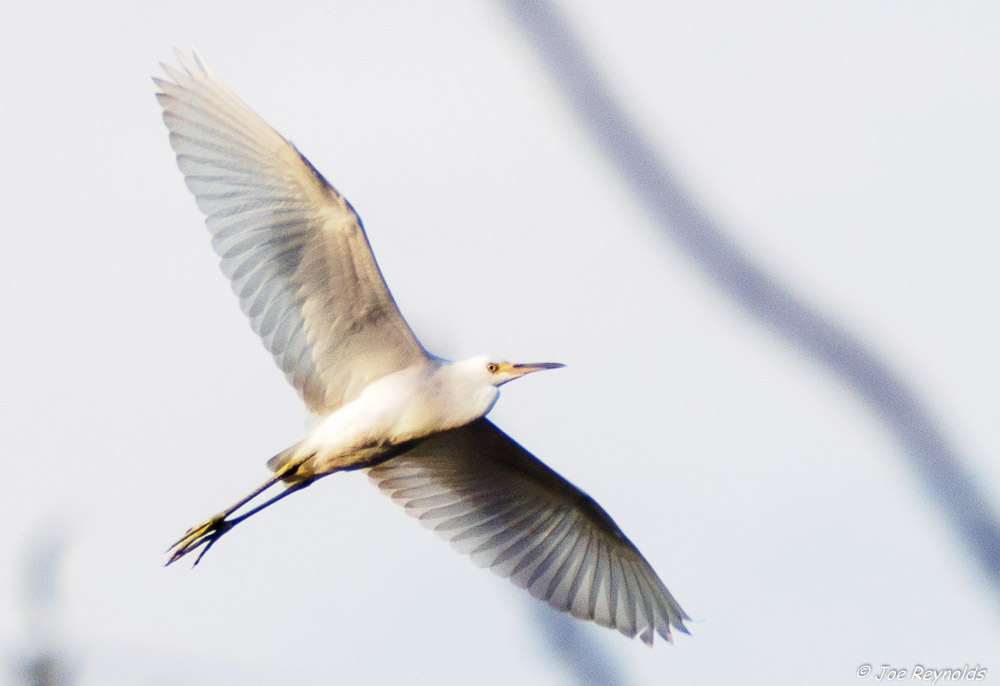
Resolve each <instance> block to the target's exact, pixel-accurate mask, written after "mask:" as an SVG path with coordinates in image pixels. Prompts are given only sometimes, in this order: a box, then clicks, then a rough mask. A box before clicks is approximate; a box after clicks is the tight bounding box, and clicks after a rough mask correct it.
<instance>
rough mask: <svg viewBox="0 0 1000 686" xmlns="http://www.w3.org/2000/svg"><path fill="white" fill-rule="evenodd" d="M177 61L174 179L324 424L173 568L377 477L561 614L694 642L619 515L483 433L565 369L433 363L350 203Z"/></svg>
mask: <svg viewBox="0 0 1000 686" xmlns="http://www.w3.org/2000/svg"><path fill="white" fill-rule="evenodd" d="M177 59H178V61H179V62H180V65H181V67H182V69H181V70H177V69H174V68H172V67H169V66H167V65H163V68H164V70H165V72H166V74H167V77H168V78H167V79H154V80H155V81H156V84H157V86H158V87H159V89H160V92H159V93H158V94H157V98H158V99H159V102H160V105H161V106H162V108H163V120H164V122H165V123H166V125H167V128H168V129H169V130H170V143H171V145H172V146H173V148H174V150H175V152H176V153H177V163H178V165H179V166H180V169H181V171H182V172H183V173H184V178H185V180H186V182H187V185H188V188H189V189H190V190H191V192H192V193H193V194H194V196H195V199H196V201H197V204H198V207H199V209H201V211H202V212H204V213H205V215H206V216H207V220H206V223H207V225H208V228H209V230H210V231H211V233H212V247H213V248H214V249H215V251H216V253H217V254H218V255H219V257H220V259H221V263H222V270H223V272H224V273H225V274H226V276H227V277H229V279H230V280H231V281H232V286H233V291H234V292H235V293H236V295H237V297H238V298H239V301H240V306H241V307H242V308H243V311H244V313H245V314H246V315H247V316H248V317H249V318H250V323H251V326H252V327H253V330H254V331H255V332H257V334H258V335H260V337H261V339H262V340H263V342H264V346H265V347H266V348H267V349H268V351H270V353H271V354H272V355H273V356H274V360H275V362H276V363H277V364H278V366H279V367H280V368H281V369H282V371H283V372H284V373H285V376H286V377H287V378H288V380H289V382H290V383H291V384H292V386H294V387H295V389H296V390H297V391H298V393H299V395H301V396H302V399H303V401H304V402H305V404H306V407H307V408H308V409H309V411H310V412H312V413H314V414H316V415H318V416H320V418H321V419H320V421H319V423H318V424H317V426H316V428H315V429H314V430H313V431H312V432H311V433H310V434H309V435H308V436H306V438H304V439H303V440H302V441H300V442H299V443H297V444H295V445H293V446H291V447H290V448H288V449H287V450H285V451H283V452H282V453H280V454H278V455H276V456H275V457H274V458H272V459H271V460H270V461H269V462H268V466H269V467H270V468H271V469H272V471H273V472H274V475H273V476H272V477H271V478H270V479H268V480H267V481H266V482H265V483H264V484H262V485H261V486H260V487H259V488H257V489H255V490H254V491H253V492H251V493H250V494H248V495H247V496H246V497H244V498H242V499H240V500H239V501H238V502H237V503H234V504H233V505H232V506H230V507H229V508H226V509H225V510H224V511H222V512H220V513H219V514H218V515H216V516H215V517H212V518H211V519H209V520H207V521H205V522H203V523H202V524H200V525H198V526H196V527H192V528H191V529H189V530H188V532H187V533H186V534H185V535H184V536H183V537H182V538H181V539H180V540H179V541H178V542H177V543H176V544H174V546H172V548H171V550H172V551H173V553H172V555H171V557H170V560H169V562H174V561H176V560H177V559H179V558H181V557H183V556H184V555H186V554H188V553H190V552H192V551H194V550H197V549H199V548H201V551H200V553H199V555H198V557H197V558H196V564H197V561H198V560H200V559H201V556H203V555H204V554H205V552H206V551H207V550H208V549H209V548H210V547H211V546H212V545H213V544H214V543H215V542H216V541H217V540H218V539H219V538H220V537H221V536H222V535H223V534H225V533H226V532H228V531H229V530H230V529H232V528H233V527H234V526H235V525H236V524H238V523H240V522H242V521H244V520H245V519H246V518H248V517H250V516H251V515H253V514H254V513H256V512H259V511H260V510H261V509H263V508H265V507H267V506H269V505H271V504H272V503H274V502H276V501H277V500H280V499H281V498H283V497H286V496H287V495H289V494H290V493H293V492H295V491H297V490H299V489H301V488H303V487H305V486H307V485H309V484H310V483H312V482H313V481H315V480H316V479H318V478H320V477H322V476H325V475H327V474H331V473H333V472H336V471H344V470H353V469H368V475H369V477H370V478H371V480H372V481H373V482H374V483H376V484H377V485H378V487H379V488H380V489H381V490H382V491H384V492H385V493H387V494H388V495H390V496H391V497H392V499H393V500H394V501H396V502H398V503H400V504H401V505H402V506H403V507H404V508H405V509H406V511H407V512H408V513H409V514H411V515H413V516H415V517H416V518H417V519H419V520H420V522H421V523H422V524H424V525H425V526H427V527H429V528H431V529H433V530H434V531H435V532H436V533H438V534H439V535H441V536H442V537H444V538H446V539H447V540H449V541H450V542H451V544H452V546H453V547H455V548H456V549H457V550H459V551H461V552H464V553H466V554H468V555H470V556H471V558H472V559H473V561H474V562H475V563H476V564H478V565H480V566H485V567H489V568H490V569H492V570H493V571H494V572H496V573H498V574H500V575H501V576H505V577H509V578H510V579H511V580H512V581H513V582H514V583H515V584H517V585H519V586H521V587H523V588H526V589H527V590H528V591H529V592H530V593H531V594H532V595H534V596H535V597H537V598H540V599H542V600H544V601H546V602H547V603H548V604H549V605H551V606H552V607H555V608H557V609H559V610H563V611H566V612H569V613H571V614H572V615H573V616H574V617H580V618H582V619H590V620H593V621H595V622H597V623H598V624H601V625H603V626H609V627H615V628H617V629H618V630H619V631H621V632H622V633H624V634H625V635H627V636H635V635H636V634H640V635H641V636H642V639H643V640H644V641H646V642H647V643H652V641H653V635H654V633H657V634H659V635H660V636H661V637H663V638H665V639H667V640H668V641H669V640H671V627H673V628H675V629H678V630H680V631H684V632H686V631H687V630H686V629H685V627H684V620H685V619H687V615H685V614H684V611H683V610H681V608H680V606H679V605H678V604H677V602H676V601H675V600H674V598H673V596H671V595H670V592H669V591H668V590H667V589H666V587H665V586H664V585H663V583H662V582H661V581H660V579H659V577H657V576H656V573H655V572H654V571H653V569H652V567H650V565H649V563H648V562H646V560H645V559H644V558H643V557H642V555H641V554H640V553H639V551H638V550H636V548H635V546H634V545H632V543H631V542H630V541H629V540H628V538H626V537H625V535H624V534H623V533H622V532H621V530H620V529H619V528H618V526H617V525H615V523H614V521H612V519H611V518H610V517H609V516H608V514H607V513H606V512H605V511H604V510H603V509H602V508H601V507H600V506H599V505H598V504H597V503H596V502H594V501H593V500H592V499H591V498H590V497H589V496H587V495H586V494H584V493H583V492H582V491H580V490H579V489H577V488H576V487H574V486H573V485H572V484H570V483H569V482H568V481H566V480H565V479H563V478H562V477H560V476H559V475H558V474H556V473H555V472H554V471H552V470H551V469H549V468H548V467H546V466H545V465H544V464H542V463H541V462H540V461H539V460H537V459H536V458H535V457H534V456H532V455H531V454H530V453H528V452H527V451H526V450H524V448H522V447H521V446H520V445H518V444H517V443H516V442H514V441H513V440H511V439H510V438H509V437H508V436H507V435H506V434H504V433H503V432H502V431H500V430H499V429H498V428H496V427H495V426H494V425H493V424H492V423H491V422H490V421H489V420H487V419H486V418H485V415H486V413H487V412H489V410H490V408H492V406H493V404H494V403H495V402H496V399H497V396H498V395H499V390H498V389H499V386H501V385H502V384H504V383H506V382H508V381H510V380H512V379H515V378H518V377H521V376H524V375H525V374H528V373H531V372H534V371H540V370H544V369H553V368H556V367H560V366H562V365H558V364H554V363H535V364H511V363H509V362H506V361H503V360H496V359H492V358H488V357H475V358H471V359H468V360H463V361H460V362H448V361H445V360H442V359H440V358H437V357H435V356H433V355H430V354H428V353H427V352H426V351H425V350H424V348H423V346H421V345H420V343H419V342H418V341H417V339H416V337H415V336H414V334H413V332H412V331H411V330H410V327H409V326H408V325H407V324H406V321H405V320H404V319H403V317H402V315H401V314H400V313H399V310H398V308H397V307H396V304H395V302H394V301H393V299H392V295H391V294H390V293H389V290H388V288H387V287H386V285H385V281H384V280H383V278H382V274H381V272H380V271H379V268H378V265H377V264H376V263H375V258H374V256H373V255H372V252H371V248H370V247H369V245H368V240H367V238H366V236H365V232H364V228H363V227H362V224H361V220H360V218H359V217H358V215H357V213H355V211H354V208H352V207H351V205H350V203H348V202H347V200H346V199H344V197H343V196H341V195H340V194H339V193H338V192H337V191H336V190H335V189H334V188H333V187H332V186H331V185H330V184H329V183H327V181H326V179H324V178H323V176H322V175H321V174H320V173H319V172H318V171H316V169H315V168H314V167H313V166H312V165H311V164H310V163H309V161H308V160H307V159H306V158H305V157H304V156H303V155H302V154H301V153H299V151H298V150H297V149H296V148H295V147H294V146H293V145H292V144H291V143H289V142H288V141H287V140H285V139H284V138H282V137H281V135H279V134H278V133H277V132H276V131H275V130H274V129H272V128H271V127H270V126H268V125H267V124H266V123H265V122H264V120H262V119H261V118H260V117H259V116H257V114H255V113H254V112H253V110H251V109H250V108H249V107H247V105H245V104H244V103H243V102H242V101H241V100H240V99H239V98H237V97H236V95H234V94H233V93H232V91H230V90H229V89H228V88H227V87H226V86H225V85H224V84H223V83H222V82H221V81H220V80H219V79H218V78H217V77H216V76H215V75H214V74H213V73H212V72H211V71H210V70H209V69H208V68H207V67H206V66H205V63H204V60H203V59H202V58H201V57H200V56H199V55H198V54H197V53H195V54H194V55H193V58H191V59H189V58H187V57H186V56H184V55H183V54H181V53H179V52H178V53H177ZM278 483H281V484H284V486H285V490H284V491H282V492H280V493H279V494H278V495H276V496H274V497H272V498H270V499H269V500H266V501H265V502H263V503H262V504H259V505H257V506H255V507H249V503H251V501H253V500H254V499H256V498H257V496H259V495H260V494H262V493H263V492H265V491H267V490H268V489H270V488H271V487H272V486H274V485H276V484H278ZM245 507H247V508H248V509H247V510H246V511H245V512H243V513H242V514H238V515H237V514H236V513H237V512H238V511H240V510H241V509H243V508H245ZM169 562H168V564H169Z"/></svg>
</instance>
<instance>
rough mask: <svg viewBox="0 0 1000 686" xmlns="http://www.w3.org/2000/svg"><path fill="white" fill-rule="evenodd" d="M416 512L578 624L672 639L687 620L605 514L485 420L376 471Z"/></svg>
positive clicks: (475, 558)
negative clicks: (588, 622) (673, 632)
mask: <svg viewBox="0 0 1000 686" xmlns="http://www.w3.org/2000/svg"><path fill="white" fill-rule="evenodd" d="M368 474H369V477H370V478H371V480H372V481H373V482H374V483H376V484H377V485H378V487H379V489H380V490H382V491H383V492H385V493H387V494H388V495H389V496H390V497H391V498H392V499H393V500H394V501H395V502H397V503H399V504H401V505H402V506H403V507H404V508H405V509H406V511H407V513H409V514H410V515H412V516H414V517H416V518H417V519H419V520H420V522H421V523H422V524H423V525H424V526H426V527H428V528H430V529H433V530H434V531H435V532H436V533H437V534H438V535H440V536H441V537H443V538H445V539H446V540H448V541H449V542H451V544H452V546H453V547H454V548H456V549H457V550H459V551H460V552H463V553H466V554H468V555H470V556H471V558H472V560H473V562H475V563H476V564H477V565H479V566H484V567H489V568H490V569H491V570H493V571H494V572H495V573H497V574H499V575H500V576H503V577H506V578H509V579H510V580H511V581H513V582H514V583H515V584H517V585H518V586H520V587H522V588H525V589H526V590H527V591H528V592H529V593H531V594H532V595H533V596H535V597H537V598H539V599H541V600H544V601H546V602H547V603H548V604H549V605H551V606H552V607H554V608H556V609H558V610H562V611H564V612H569V613H570V614H572V615H573V616H574V617H579V618H582V619H590V620H593V621H595V622H596V623H598V624H601V625H603V626H609V627H614V628H617V629H618V630H619V631H621V632H622V633H624V634H625V635H627V636H635V635H636V634H637V633H638V634H641V636H642V640H643V641H645V642H647V643H652V642H653V635H654V634H659V635H660V636H661V637H663V638H664V639H666V640H668V641H669V640H672V639H671V627H673V628H674V629H677V630H679V631H683V632H685V633H686V632H687V629H686V628H685V627H684V620H685V619H687V618H688V617H687V615H686V614H684V611H683V610H682V609H681V608H680V606H679V605H678V604H677V601H675V600H674V598H673V596H671V595H670V592H669V591H668V590H667V589H666V587H665V586H664V585H663V583H662V582H661V581H660V579H659V578H658V577H657V576H656V572H654V571H653V569H652V567H650V566H649V563H648V562H646V560H645V559H644V558H643V557H642V555H641V554H640V553H639V551H638V550H636V548H635V546H634V545H632V543H631V542H630V541H629V540H628V539H627V538H626V537H625V535H624V534H623V533H622V532H621V530H620V529H619V528H618V527H617V525H615V523H614V521H612V519H611V518H610V517H609V516H608V514H607V513H606V512H605V511H604V510H603V509H601V507H600V506H599V505H598V504H597V503H595V502H594V501H593V500H592V499H591V498H589V497H588V496H587V495H586V494H584V493H583V492H582V491H580V490H578V489H577V488H576V487H574V486H573V485H572V484H570V483H569V482H567V481H566V480H565V479H563V478H562V477H560V476H559V475H558V474H556V473H555V472H553V471H552V470H551V469H549V468H548V467H546V466H545V465H544V464H542V463H541V462H540V461H538V460H537V459H536V458H535V457H533V456H532V455H531V454H530V453H528V452H527V451H525V450H524V449H523V448H522V447H521V446H519V445H518V444H517V443H515V442H514V441H513V440H511V439H510V438H509V437H507V436H506V435H505V434H504V433H503V432H501V431H500V430H499V429H497V428H496V427H495V426H494V425H493V424H492V423H490V422H489V421H487V420H486V419H480V420H477V421H475V422H473V423H472V424H468V425H466V426H464V427H461V428H458V429H453V430H451V431H447V432H444V433H441V434H437V435H435V436H432V437H430V438H429V439H427V440H425V441H424V442H422V443H420V444H418V445H417V446H416V447H415V448H413V449H411V450H410V451H408V452H407V453H404V454H403V455H400V456H397V457H394V458H392V459H391V460H389V461H387V462H384V463H382V464H381V465H379V466H377V467H373V468H371V469H370V470H369V471H368Z"/></svg>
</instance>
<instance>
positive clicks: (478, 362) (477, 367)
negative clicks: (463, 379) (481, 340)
mask: <svg viewBox="0 0 1000 686" xmlns="http://www.w3.org/2000/svg"><path fill="white" fill-rule="evenodd" d="M459 364H460V365H462V367H463V368H464V369H463V371H464V372H465V373H466V374H468V375H469V376H470V377H472V378H475V379H476V381H481V382H482V383H484V384H489V385H490V386H502V385H503V384H505V383H507V382H508V381H513V380H514V379H517V378H518V377H522V376H524V375H525V374H530V373H531V372H540V371H542V370H543V369H558V368H559V367H565V366H566V365H563V364H559V363H558V362H534V363H530V364H517V363H514V362H507V361H506V360H498V359H496V358H495V357H490V356H488V355H483V356H480V357H474V358H472V359H471V360H465V361H463V362H460V363H459Z"/></svg>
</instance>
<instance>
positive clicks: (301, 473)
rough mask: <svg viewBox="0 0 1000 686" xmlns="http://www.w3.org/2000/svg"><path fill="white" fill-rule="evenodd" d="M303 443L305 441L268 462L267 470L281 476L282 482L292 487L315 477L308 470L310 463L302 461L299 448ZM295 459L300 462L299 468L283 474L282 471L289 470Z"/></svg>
mask: <svg viewBox="0 0 1000 686" xmlns="http://www.w3.org/2000/svg"><path fill="white" fill-rule="evenodd" d="M302 443H304V441H299V442H298V443H296V444H295V445H293V446H291V447H290V448H285V449H284V450H282V451H281V452H280V453H278V454H277V455H275V456H274V457H272V458H271V459H270V460H268V461H267V468H268V469H270V470H271V471H272V472H274V473H275V474H278V475H280V477H281V480H282V481H283V482H285V484H286V485H289V486H291V485H295V484H298V483H301V482H303V481H308V480H309V479H311V478H312V476H313V474H312V472H311V470H309V469H307V468H306V466H307V462H308V461H301V458H302V455H301V454H300V452H299V448H301V447H302ZM293 459H295V460H299V465H298V467H297V468H296V469H294V470H289V472H288V474H281V472H282V471H285V470H288V469H289V465H290V463H291V462H292V460H293Z"/></svg>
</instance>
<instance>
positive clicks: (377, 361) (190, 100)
mask: <svg viewBox="0 0 1000 686" xmlns="http://www.w3.org/2000/svg"><path fill="white" fill-rule="evenodd" d="M177 58H178V60H179V61H180V63H181V66H182V67H183V68H184V72H180V71H177V70H175V69H172V68H171V67H169V66H166V65H163V68H164V70H165V71H166V73H167V75H168V76H169V78H170V80H161V79H154V81H156V84H157V85H158V86H159V88H160V91H161V92H160V93H158V94H157V98H158V100H159V102H160V105H161V106H162V107H163V121H164V122H166V124H167V127H168V128H169V129H170V144H171V145H172V146H173V148H174V150H175V151H176V152H177V163H178V165H179V166H180V168H181V171H182V172H183V173H184V177H185V180H186V181H187V185H188V188H190V189H191V192H192V193H194V195H195V199H196V200H197V202H198V207H199V208H200V209H201V211H202V212H204V213H205V214H206V215H207V217H208V219H207V221H206V223H207V224H208V228H209V230H210V231H211V232H212V247H213V248H215V252H216V253H218V255H219V257H220V258H222V271H223V272H224V273H225V274H226V276H228V277H229V278H230V279H231V280H232V282H233V291H234V292H235V293H236V295H237V296H239V299H240V305H241V306H242V308H243V312H244V313H245V314H246V315H247V316H248V317H250V324H251V326H252V327H253V330H254V331H256V332H257V333H258V334H259V335H260V337H261V338H262V339H263V340H264V346H265V347H266V348H267V349H268V350H270V351H271V354H272V355H274V359H275V362H277V363H278V366H279V367H281V369H282V370H283V371H284V372H285V376H286V377H287V378H288V380H289V382H291V384H292V385H293V386H295V388H296V389H297V390H298V392H299V394H300V395H301V396H302V398H303V400H305V402H306V405H307V406H308V407H309V409H310V410H312V411H313V412H328V411H331V410H333V409H335V408H337V407H338V406H340V405H341V404H342V403H344V402H346V401H347V400H350V399H351V398H353V397H354V396H355V395H357V394H358V393H359V392H360V391H361V389H363V388H364V387H365V386H366V385H367V384H368V383H369V382H370V381H371V380H373V379H376V378H378V377H380V376H383V375H385V374H387V373H389V372H393V371H396V370H398V369H402V368H404V367H407V366H409V365H411V364H414V363H415V362H417V361H419V360H421V359H424V358H426V356H427V353H426V352H425V351H424V349H423V348H422V347H421V345H420V344H419V343H418V342H417V339H416V338H415V337H414V335H413V332H412V331H410V328H409V327H408V326H407V324H406V321H405V320H404V319H403V317H402V315H400V313H399V310H398V309H397V308H396V304H395V302H393V299H392V296H391V295H390V294H389V290H388V289H387V288H386V285H385V282H384V281H383V280H382V274H381V273H380V272H379V269H378V265H376V264H375V258H374V256H373V255H372V252H371V248H370V247H369V246H368V240H367V238H366V237H365V232H364V229H363V228H362V226H361V220H360V219H359V218H358V215H357V214H356V213H355V212H354V209H353V208H352V207H351V205H350V203H348V202H347V200H346V199H344V198H343V197H342V196H341V195H340V194H339V193H337V191H336V190H335V189H334V188H333V187H332V186H330V184H328V183H327V182H326V179H324V178H323V177H322V176H321V175H320V174H319V172H317V171H316V169H314V168H313V166H312V165H311V164H310V163H309V161H308V160H307V159H306V158H305V157H303V156H302V155H301V154H300V153H299V152H298V150H296V149H295V147H294V146H293V145H292V144H291V143H289V142H288V141H286V140H285V139H284V138H282V137H281V136H280V135H279V134H278V133H277V132H276V131H275V130H274V129H272V128H271V127H270V126H268V125H267V123H265V122H264V120H263V119H261V118H260V117H259V116H257V114H255V113H254V112H253V110H251V109H250V108H249V107H247V105H245V104H244V103H243V101H242V100H240V99H239V98H237V97H236V95H234V94H233V93H232V91H230V90H229V89H228V88H226V86H225V85H223V83H222V82H221V81H219V79H218V78H217V77H216V76H215V75H214V74H212V73H211V72H210V71H209V70H208V69H207V68H206V67H205V65H204V62H203V61H202V59H201V57H200V56H199V55H198V54H197V53H195V54H194V61H193V62H192V61H191V60H189V59H187V58H186V57H185V56H184V55H182V54H181V53H180V52H178V53H177Z"/></svg>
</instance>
